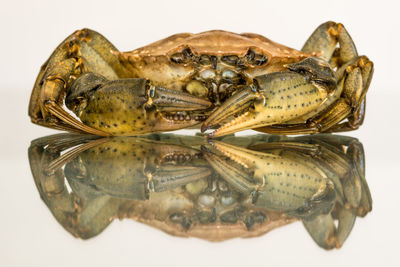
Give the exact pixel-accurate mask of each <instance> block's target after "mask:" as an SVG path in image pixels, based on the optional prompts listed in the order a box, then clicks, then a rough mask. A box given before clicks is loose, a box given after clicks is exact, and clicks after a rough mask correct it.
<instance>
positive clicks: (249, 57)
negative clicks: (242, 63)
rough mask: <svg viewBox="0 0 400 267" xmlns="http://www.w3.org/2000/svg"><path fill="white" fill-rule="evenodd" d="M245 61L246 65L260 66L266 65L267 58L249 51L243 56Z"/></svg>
mask: <svg viewBox="0 0 400 267" xmlns="http://www.w3.org/2000/svg"><path fill="white" fill-rule="evenodd" d="M245 59H246V61H247V63H248V64H250V65H255V66H262V65H264V64H266V63H267V61H268V57H267V56H266V55H264V54H259V53H256V52H255V51H253V50H251V49H249V51H248V52H247V54H246V55H245Z"/></svg>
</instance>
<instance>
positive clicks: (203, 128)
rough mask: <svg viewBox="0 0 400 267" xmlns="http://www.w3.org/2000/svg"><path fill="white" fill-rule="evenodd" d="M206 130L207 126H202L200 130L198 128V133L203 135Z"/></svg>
mask: <svg viewBox="0 0 400 267" xmlns="http://www.w3.org/2000/svg"><path fill="white" fill-rule="evenodd" d="M207 130H208V126H207V125H204V124H203V125H202V126H201V128H200V131H201V132H202V133H204V132H205V131H207Z"/></svg>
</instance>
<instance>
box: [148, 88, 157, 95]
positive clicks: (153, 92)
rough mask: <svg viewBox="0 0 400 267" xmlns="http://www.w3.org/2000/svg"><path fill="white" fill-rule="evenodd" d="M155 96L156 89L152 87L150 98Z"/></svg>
mask: <svg viewBox="0 0 400 267" xmlns="http://www.w3.org/2000/svg"><path fill="white" fill-rule="evenodd" d="M155 94H156V88H155V87H154V86H150V89H149V97H154V95H155Z"/></svg>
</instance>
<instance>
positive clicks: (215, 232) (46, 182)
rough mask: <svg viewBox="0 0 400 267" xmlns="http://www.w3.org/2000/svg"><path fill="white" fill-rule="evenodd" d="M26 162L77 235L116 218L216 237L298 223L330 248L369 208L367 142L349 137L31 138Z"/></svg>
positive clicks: (175, 232) (51, 205) (55, 209)
mask: <svg viewBox="0 0 400 267" xmlns="http://www.w3.org/2000/svg"><path fill="white" fill-rule="evenodd" d="M73 146H76V147H74V148H72V149H71V150H69V151H68V152H66V153H63V154H61V152H63V151H64V150H66V149H69V148H71V147H73ZM200 148H202V149H200ZM249 148H251V150H249ZM29 158H30V161H31V167H32V173H33V175H34V179H35V182H36V185H37V187H38V189H39V192H40V194H41V196H42V198H43V200H44V201H45V202H46V204H47V205H48V207H49V208H50V210H51V211H52V213H53V214H54V216H55V217H56V218H57V220H58V221H59V222H60V223H61V224H62V225H63V226H64V227H65V228H66V229H67V230H68V231H70V232H71V233H73V234H74V235H76V236H79V237H81V238H90V237H92V236H94V235H97V234H98V233H100V232H101V231H102V230H103V229H104V228H105V227H106V226H107V225H108V224H109V223H110V222H111V221H112V219H113V218H115V217H119V218H121V219H122V218H132V219H134V220H137V221H140V222H143V223H146V224H149V225H151V226H154V227H156V228H160V229H162V230H164V231H166V232H168V233H170V234H173V235H177V236H195V237H200V238H203V239H207V240H212V241H221V240H225V239H229V238H234V237H250V236H258V235H261V234H264V233H266V232H268V231H270V230H271V229H273V228H275V227H279V226H282V225H285V224H287V223H290V222H292V221H294V220H297V219H301V220H303V222H304V224H305V226H306V228H307V230H308V231H309V232H310V234H311V236H312V237H313V238H314V239H315V241H316V242H317V243H318V244H319V245H320V246H322V247H324V248H332V247H335V246H341V245H342V244H343V242H344V241H345V239H346V237H347V235H348V234H349V233H350V231H351V229H352V226H353V223H354V220H355V218H356V215H360V216H363V215H365V214H366V213H367V212H368V211H370V209H371V199H370V195H369V191H368V186H367V184H366V182H365V180H364V176H363V175H364V173H363V172H364V168H363V152H362V146H361V144H359V143H358V142H357V140H355V139H353V138H345V137H338V136H332V137H329V136H321V135H316V136H312V137H310V138H307V137H296V138H291V139H289V138H286V139H285V138H282V137H277V136H267V135H262V136H260V135H259V136H251V137H249V136H246V137H242V138H235V137H226V138H224V139H223V142H220V141H215V142H214V147H212V146H209V145H208V144H207V143H206V142H205V140H204V139H203V138H201V137H188V136H176V135H151V136H147V137H143V138H136V137H118V138H117V137H116V138H111V139H110V138H99V137H95V136H91V137H88V136H81V135H68V134H61V135H55V136H50V137H46V138H42V139H38V140H35V141H33V142H32V145H31V147H30V149H29ZM281 163H282V164H281ZM64 165H65V167H64V168H62V166H64ZM271 168H273V170H272V171H271V170H270V169H271ZM280 173H281V174H280ZM287 174H290V176H288V175H287ZM302 175H303V176H304V177H305V178H304V179H303V178H302ZM65 178H66V179H67V180H68V184H69V187H70V188H71V189H72V191H70V192H69V191H68V190H67V186H66V181H65ZM333 218H337V219H338V220H339V226H338V228H337V229H336V228H335V226H334V223H333Z"/></svg>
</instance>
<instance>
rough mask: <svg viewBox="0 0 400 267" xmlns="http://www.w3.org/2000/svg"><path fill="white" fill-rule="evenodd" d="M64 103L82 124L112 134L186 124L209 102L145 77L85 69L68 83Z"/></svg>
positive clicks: (197, 118) (196, 118)
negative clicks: (117, 76)
mask: <svg viewBox="0 0 400 267" xmlns="http://www.w3.org/2000/svg"><path fill="white" fill-rule="evenodd" d="M65 103H66V106H67V107H68V108H69V109H71V110H72V111H74V113H75V114H76V115H77V116H78V117H79V118H80V119H81V121H82V122H83V123H84V124H86V125H88V126H91V127H92V128H96V129H99V130H102V131H104V132H107V133H109V134H112V135H137V134H146V133H151V132H163V131H172V130H178V129H182V128H187V127H190V126H193V125H196V124H198V123H200V122H201V121H202V120H203V119H204V116H203V115H202V114H201V112H198V113H196V111H197V110H204V109H207V108H208V107H210V106H211V105H212V103H211V102H209V101H208V100H205V99H202V98H199V97H195V96H193V95H190V94H188V93H184V92H180V91H177V90H171V89H167V88H164V87H160V86H154V85H152V84H151V83H150V81H148V80H146V79H121V80H113V81H108V80H106V79H105V78H104V77H102V76H100V75H98V74H94V73H85V74H83V75H82V76H80V77H79V78H78V79H77V80H76V81H75V82H74V83H73V84H72V86H71V90H70V92H69V93H68V95H67V97H66V100H65Z"/></svg>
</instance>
